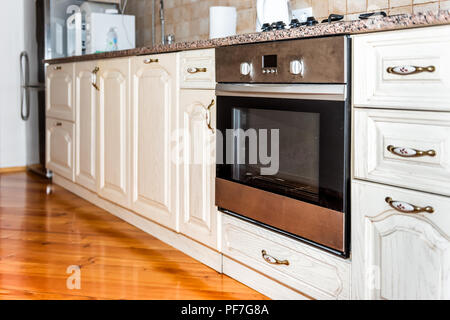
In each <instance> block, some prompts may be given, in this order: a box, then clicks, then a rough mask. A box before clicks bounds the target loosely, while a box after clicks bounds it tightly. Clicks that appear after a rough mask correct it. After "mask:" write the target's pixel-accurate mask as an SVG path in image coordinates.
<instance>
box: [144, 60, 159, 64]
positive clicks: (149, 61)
mask: <svg viewBox="0 0 450 320" xmlns="http://www.w3.org/2000/svg"><path fill="white" fill-rule="evenodd" d="M157 62H159V59H145V60H144V63H145V64H150V63H157Z"/></svg>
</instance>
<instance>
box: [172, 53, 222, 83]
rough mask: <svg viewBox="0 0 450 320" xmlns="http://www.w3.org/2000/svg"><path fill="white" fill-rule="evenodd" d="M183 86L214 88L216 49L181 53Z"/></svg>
mask: <svg viewBox="0 0 450 320" xmlns="http://www.w3.org/2000/svg"><path fill="white" fill-rule="evenodd" d="M180 72H181V87H182V88H188V89H189V88H193V89H214V88H215V86H216V67H215V50H214V49H207V50H194V51H185V52H182V53H181V69H180Z"/></svg>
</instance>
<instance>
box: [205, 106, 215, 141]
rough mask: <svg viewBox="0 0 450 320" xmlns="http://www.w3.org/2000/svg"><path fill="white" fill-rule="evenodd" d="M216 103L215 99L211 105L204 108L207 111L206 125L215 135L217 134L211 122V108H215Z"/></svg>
mask: <svg viewBox="0 0 450 320" xmlns="http://www.w3.org/2000/svg"><path fill="white" fill-rule="evenodd" d="M215 103H216V102H215V101H214V99H212V100H211V103H210V104H209V105H208V106H207V107H204V108H205V110H206V125H207V126H208V129H209V130H211V132H212V133H213V134H214V133H215V130H214V128H213V127H212V125H211V121H212V119H211V117H212V116H211V108H212V107H213V106H214V104H215Z"/></svg>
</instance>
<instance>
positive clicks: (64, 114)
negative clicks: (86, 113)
mask: <svg viewBox="0 0 450 320" xmlns="http://www.w3.org/2000/svg"><path fill="white" fill-rule="evenodd" d="M73 79H74V64H73V63H67V64H59V65H50V66H48V67H47V75H46V115H47V117H52V118H55V119H62V120H67V121H75V104H74V99H73V95H74V90H73Z"/></svg>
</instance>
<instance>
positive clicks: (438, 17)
mask: <svg viewBox="0 0 450 320" xmlns="http://www.w3.org/2000/svg"><path fill="white" fill-rule="evenodd" d="M444 24H450V11H447V10H445V11H439V12H435V13H433V12H428V13H418V14H402V15H395V16H389V17H385V18H382V17H380V18H373V19H367V20H357V21H338V22H333V23H331V24H326V23H323V24H318V25H315V26H312V27H300V28H294V29H286V30H278V31H270V32H258V33H247V34H240V35H235V36H231V37H226V38H219V39H211V40H198V41H190V42H176V43H173V44H170V45H156V46H154V47H141V48H136V49H130V50H121V51H112V52H103V53H96V54H89V55H83V56H72V57H65V58H57V59H51V60H45V62H46V63H49V64H55V63H66V62H79V61H87V60H96V59H108V58H120V57H127V56H138V55H147V54H157V53H167V52H176V51H186V50H195V49H207V48H217V47H222V46H230V45H237V44H245V43H256V42H267V41H276V40H287V39H301V38H311V37H320V36H330V35H343V34H359V33H367V32H376V31H388V30H398V29H407V28H417V27H425V26H435V25H444Z"/></svg>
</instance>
